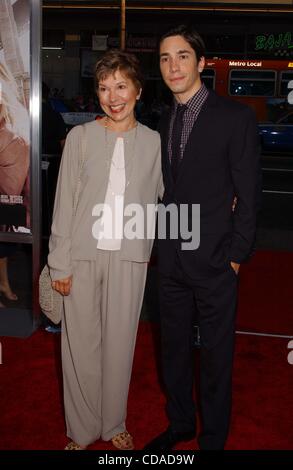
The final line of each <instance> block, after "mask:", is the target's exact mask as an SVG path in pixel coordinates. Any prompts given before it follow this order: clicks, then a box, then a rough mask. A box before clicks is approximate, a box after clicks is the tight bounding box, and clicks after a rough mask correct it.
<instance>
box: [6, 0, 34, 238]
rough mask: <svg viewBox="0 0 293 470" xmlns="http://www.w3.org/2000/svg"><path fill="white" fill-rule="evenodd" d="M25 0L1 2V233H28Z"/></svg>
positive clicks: (27, 21) (27, 27) (27, 16)
mask: <svg viewBox="0 0 293 470" xmlns="http://www.w3.org/2000/svg"><path fill="white" fill-rule="evenodd" d="M29 94H30V1H29V0H1V1H0V232H19V233H30V227H31V225H30V212H31V210H30V208H31V201H30V154H31V152H30V117H29Z"/></svg>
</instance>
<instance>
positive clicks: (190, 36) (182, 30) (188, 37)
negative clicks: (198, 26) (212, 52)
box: [159, 24, 206, 60]
mask: <svg viewBox="0 0 293 470" xmlns="http://www.w3.org/2000/svg"><path fill="white" fill-rule="evenodd" d="M172 36H182V37H183V38H184V39H185V41H186V42H188V44H189V45H190V46H191V47H192V49H193V50H194V52H195V55H196V58H197V60H200V59H201V57H205V55H206V47H205V43H204V42H203V39H202V37H201V36H200V35H199V34H198V32H197V31H196V30H195V29H194V28H193V27H192V26H188V25H184V24H181V25H180V26H175V27H174V28H171V29H169V30H168V31H166V32H165V33H164V34H163V35H162V36H161V38H160V41H159V45H160V44H161V43H162V41H164V39H166V38H170V37H172Z"/></svg>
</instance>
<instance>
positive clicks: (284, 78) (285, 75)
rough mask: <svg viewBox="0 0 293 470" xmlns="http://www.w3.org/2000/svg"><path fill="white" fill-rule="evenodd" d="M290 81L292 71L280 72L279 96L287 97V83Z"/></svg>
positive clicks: (292, 74)
mask: <svg viewBox="0 0 293 470" xmlns="http://www.w3.org/2000/svg"><path fill="white" fill-rule="evenodd" d="M290 80H293V70H292V71H289V72H281V82H280V95H281V96H288V94H289V91H290V90H289V89H288V83H289V82H290Z"/></svg>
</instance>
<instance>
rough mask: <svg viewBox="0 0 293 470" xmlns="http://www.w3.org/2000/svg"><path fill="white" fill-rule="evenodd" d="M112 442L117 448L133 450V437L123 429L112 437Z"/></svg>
mask: <svg viewBox="0 0 293 470" xmlns="http://www.w3.org/2000/svg"><path fill="white" fill-rule="evenodd" d="M111 440H112V444H113V446H114V447H116V448H117V449H119V450H133V449H134V444H133V438H132V436H131V434H129V432H127V431H124V432H120V433H119V434H116V436H114V437H112V439H111Z"/></svg>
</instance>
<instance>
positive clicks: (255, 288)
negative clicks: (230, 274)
mask: <svg viewBox="0 0 293 470" xmlns="http://www.w3.org/2000/svg"><path fill="white" fill-rule="evenodd" d="M292 289H293V253H289V252H277V251H275V252H272V251H258V252H257V253H256V254H255V256H254V257H253V258H252V259H251V261H250V262H249V263H247V264H243V266H242V267H241V271H240V289H239V308H238V321H237V329H238V330H245V331H256V332H265V333H273V334H282V335H293V292H292Z"/></svg>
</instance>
